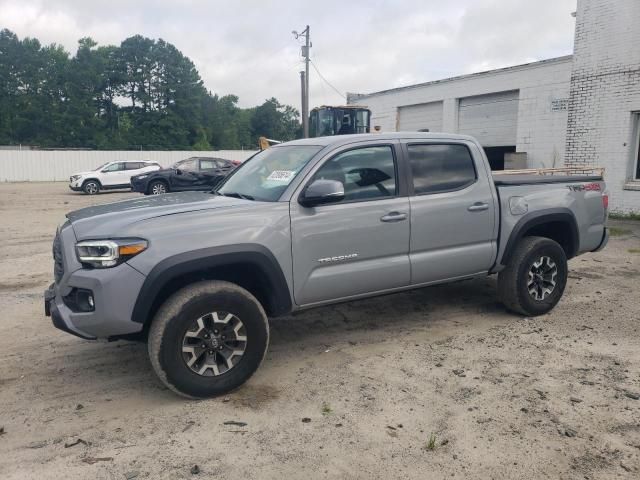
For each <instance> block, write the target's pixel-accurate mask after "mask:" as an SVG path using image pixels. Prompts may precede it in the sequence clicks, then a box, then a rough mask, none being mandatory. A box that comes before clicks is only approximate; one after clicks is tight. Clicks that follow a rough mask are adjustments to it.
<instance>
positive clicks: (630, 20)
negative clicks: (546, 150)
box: [566, 0, 640, 212]
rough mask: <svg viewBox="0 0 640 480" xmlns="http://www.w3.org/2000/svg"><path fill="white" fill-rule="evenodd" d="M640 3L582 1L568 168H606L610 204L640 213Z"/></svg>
mask: <svg viewBox="0 0 640 480" xmlns="http://www.w3.org/2000/svg"><path fill="white" fill-rule="evenodd" d="M638 45H640V1H639V0H615V1H614V0H607V1H602V0H578V9H577V15H576V33H575V46H574V52H575V53H574V58H573V72H572V75H571V96H570V100H569V119H568V125H567V142H566V163H567V164H568V165H580V164H584V163H588V164H595V165H601V166H604V167H606V169H607V170H606V180H607V184H608V187H609V190H610V193H611V198H610V204H611V207H612V209H613V210H616V211H620V212H631V211H636V212H638V211H640V181H639V180H638V179H637V178H636V174H635V173H636V172H635V164H636V159H637V148H638V134H639V133H640V128H638V127H639V125H638V118H639V116H638V113H639V112H640V48H638Z"/></svg>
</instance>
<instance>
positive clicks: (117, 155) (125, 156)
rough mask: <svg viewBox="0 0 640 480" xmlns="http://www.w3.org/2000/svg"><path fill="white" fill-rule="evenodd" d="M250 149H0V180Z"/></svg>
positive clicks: (64, 175)
mask: <svg viewBox="0 0 640 480" xmlns="http://www.w3.org/2000/svg"><path fill="white" fill-rule="evenodd" d="M253 153H255V152H253V151H251V150H217V151H210V152H209V151H207V152H203V151H174V152H167V151H135V150H127V151H120V150H99V151H95V150H89V151H87V150H53V151H51V150H0V182H55V181H66V180H69V176H70V175H71V174H73V173H78V172H86V171H87V170H93V169H95V168H97V167H99V166H100V165H102V164H104V163H107V162H112V161H115V160H133V161H135V160H150V161H152V162H158V163H159V164H160V165H162V166H163V167H168V166H169V165H171V164H173V163H175V162H177V161H178V160H183V159H185V158H189V157H196V156H197V157H218V158H226V159H228V160H240V161H244V160H246V159H247V158H249V156H251V155H252V154H253Z"/></svg>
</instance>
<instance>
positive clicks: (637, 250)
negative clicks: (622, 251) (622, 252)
mask: <svg viewBox="0 0 640 480" xmlns="http://www.w3.org/2000/svg"><path fill="white" fill-rule="evenodd" d="M627 252H629V253H640V248H630V249H629V250H627Z"/></svg>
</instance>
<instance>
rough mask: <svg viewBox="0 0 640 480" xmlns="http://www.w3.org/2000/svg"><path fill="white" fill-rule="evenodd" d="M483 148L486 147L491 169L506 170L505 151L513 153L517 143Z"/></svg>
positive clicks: (485, 151)
mask: <svg viewBox="0 0 640 480" xmlns="http://www.w3.org/2000/svg"><path fill="white" fill-rule="evenodd" d="M482 148H483V149H484V153H485V154H486V155H487V160H489V165H490V166H491V170H504V155H505V153H513V152H515V151H516V146H515V145H508V146H503V147H482Z"/></svg>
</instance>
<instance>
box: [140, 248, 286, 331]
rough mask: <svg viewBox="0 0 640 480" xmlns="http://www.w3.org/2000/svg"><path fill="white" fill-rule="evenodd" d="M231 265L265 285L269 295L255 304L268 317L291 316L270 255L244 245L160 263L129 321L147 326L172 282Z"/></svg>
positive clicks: (283, 280)
mask: <svg viewBox="0 0 640 480" xmlns="http://www.w3.org/2000/svg"><path fill="white" fill-rule="evenodd" d="M234 265H245V266H246V265H250V266H251V268H252V269H253V268H255V271H256V274H258V275H260V277H261V278H263V279H264V281H266V282H267V283H268V285H266V287H268V294H267V295H264V296H263V298H262V299H261V298H258V300H262V302H261V303H263V307H264V309H265V311H266V312H267V314H268V315H269V316H279V315H285V314H287V313H289V312H291V309H292V305H293V304H292V301H291V295H290V293H289V287H288V284H287V281H286V278H285V276H284V273H283V272H282V268H281V267H280V264H279V263H278V261H277V260H276V258H275V257H274V255H273V253H271V251H270V250H269V249H267V248H266V247H264V246H262V245H259V244H249V243H246V244H236V245H228V246H221V247H210V248H202V249H198V250H192V251H189V252H184V253H180V254H177V255H174V256H171V257H168V258H166V259H164V260H162V261H161V262H159V263H158V264H157V265H156V266H155V267H154V268H153V269H152V270H151V272H149V275H147V278H146V279H145V281H144V283H143V285H142V288H141V289H140V292H139V293H138V298H137V300H136V303H135V306H134V308H133V312H132V315H131V320H132V321H133V322H136V323H142V324H146V323H147V322H149V321H150V320H151V316H152V314H153V313H154V311H155V309H157V307H158V306H159V302H161V301H162V300H163V299H159V298H158V296H159V295H160V294H161V292H162V291H163V289H164V288H165V287H167V286H168V285H170V284H171V282H173V281H174V280H176V279H179V278H182V277H184V276H186V275H190V274H195V275H197V274H199V273H205V272H207V271H215V269H216V268H224V267H231V268H233V266H234Z"/></svg>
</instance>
